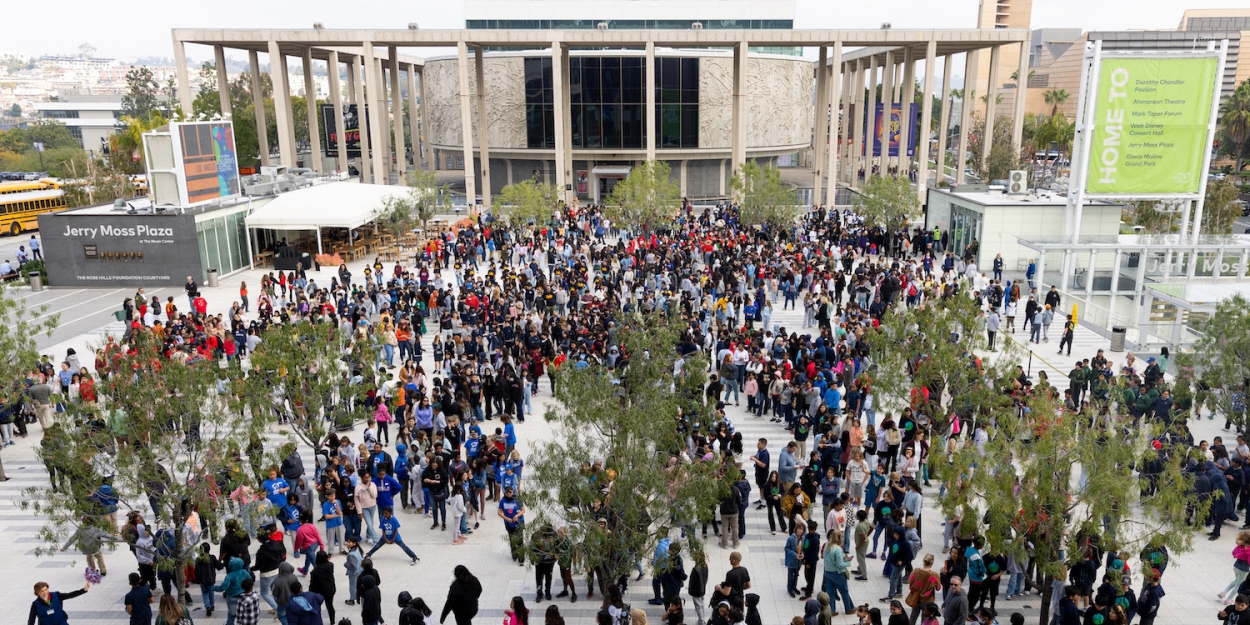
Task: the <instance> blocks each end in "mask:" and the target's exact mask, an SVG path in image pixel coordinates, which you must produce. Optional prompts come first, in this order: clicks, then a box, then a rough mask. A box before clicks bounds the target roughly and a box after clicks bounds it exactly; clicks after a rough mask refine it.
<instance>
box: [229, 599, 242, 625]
mask: <svg viewBox="0 0 1250 625" xmlns="http://www.w3.org/2000/svg"><path fill="white" fill-rule="evenodd" d="M238 614H239V598H238V597H226V625H234V619H235V617H236V616H237V615H238Z"/></svg>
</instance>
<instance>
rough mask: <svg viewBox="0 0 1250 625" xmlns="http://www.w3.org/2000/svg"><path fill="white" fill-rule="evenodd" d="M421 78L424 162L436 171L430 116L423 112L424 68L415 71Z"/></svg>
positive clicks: (431, 169)
mask: <svg viewBox="0 0 1250 625" xmlns="http://www.w3.org/2000/svg"><path fill="white" fill-rule="evenodd" d="M417 77H418V78H419V79H420V80H421V136H422V138H423V139H424V141H423V143H425V162H426V164H427V165H428V166H429V168H430V171H438V163H437V162H436V161H435V160H434V141H433V137H434V131H433V130H431V129H430V117H429V116H428V115H426V114H425V68H424V67H422V68H421V70H420V71H418V72H417Z"/></svg>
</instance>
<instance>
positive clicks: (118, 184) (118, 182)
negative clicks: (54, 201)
mask: <svg viewBox="0 0 1250 625" xmlns="http://www.w3.org/2000/svg"><path fill="white" fill-rule="evenodd" d="M115 162H116V161H112V160H109V161H98V160H97V159H95V158H92V157H90V156H88V155H86V154H83V155H82V156H81V157H78V158H74V159H71V160H70V161H69V163H68V168H69V173H68V175H67V176H66V177H67V178H69V179H70V180H72V181H73V182H69V183H66V184H65V185H63V186H62V187H61V188H62V190H64V191H65V203H66V204H68V205H69V206H70V207H71V208H73V207H76V206H92V205H95V204H102V203H105V202H111V201H113V200H116V199H118V198H129V197H134V196H135V194H136V191H135V187H134V185H133V184H131V183H130V176H129V175H127V174H126V172H125V171H122V170H121V169H118V168H117V167H115V166H114V163H115Z"/></svg>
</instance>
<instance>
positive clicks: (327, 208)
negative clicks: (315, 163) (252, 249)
mask: <svg viewBox="0 0 1250 625" xmlns="http://www.w3.org/2000/svg"><path fill="white" fill-rule="evenodd" d="M407 192H408V189H407V188H405V187H393V186H388V185H382V184H356V183H350V182H332V183H329V184H319V185H313V186H311V187H305V188H303V189H299V190H296V191H290V192H287V193H282V194H280V195H278V197H276V198H274V199H273V201H271V202H269V203H268V204H266V205H264V206H262V207H260V208H258V209H256V211H255V212H253V213H252V214H251V215H248V217H247V227H248V228H268V229H271V230H318V229H320V228H359V227H361V226H363V225H365V224H367V223H369V222H371V221H373V220H374V219H377V217H378V214H379V213H380V212H381V210H382V202H383V201H385V200H386V199H387V198H390V197H392V196H397V195H402V194H404V193H407Z"/></svg>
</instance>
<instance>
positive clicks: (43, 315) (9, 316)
mask: <svg viewBox="0 0 1250 625" xmlns="http://www.w3.org/2000/svg"><path fill="white" fill-rule="evenodd" d="M47 312H48V305H47V304H44V305H42V306H35V307H30V306H27V305H26V301H25V300H24V299H22V298H21V297H20V296H18V295H16V294H14V293H13V292H11V291H10V289H9V288H8V287H5V286H4V285H3V284H0V352H2V353H4V354H5V358H3V359H0V376H3V377H0V379H3V380H10V381H16V380H21V379H23V378H25V377H26V375H27V374H28V373H30V372H32V371H34V370H35V368H36V367H37V366H38V364H39V346H38V345H37V344H36V343H35V339H36V338H37V337H38V336H39V335H40V334H42V335H44V336H47V337H51V336H52V331H53V330H55V329H56V327H57V324H58V323H59V321H60V318H61V315H60V313H57V314H53V315H48V314H47ZM25 400H26V398H25V396H24V394H23V393H22V387H21V386H20V385H18V384H6V385H4V386H0V401H3V402H4V403H5V404H6V405H14V404H16V403H20V402H22V401H25ZM3 475H4V464H3V462H0V476H3Z"/></svg>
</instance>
